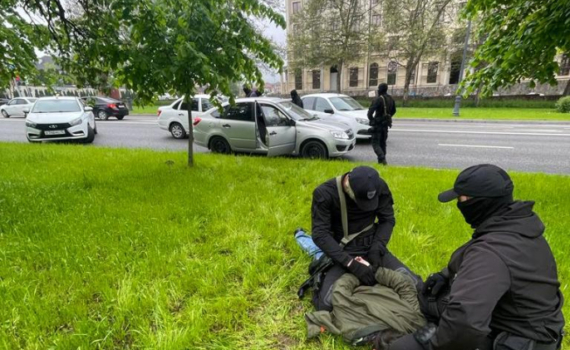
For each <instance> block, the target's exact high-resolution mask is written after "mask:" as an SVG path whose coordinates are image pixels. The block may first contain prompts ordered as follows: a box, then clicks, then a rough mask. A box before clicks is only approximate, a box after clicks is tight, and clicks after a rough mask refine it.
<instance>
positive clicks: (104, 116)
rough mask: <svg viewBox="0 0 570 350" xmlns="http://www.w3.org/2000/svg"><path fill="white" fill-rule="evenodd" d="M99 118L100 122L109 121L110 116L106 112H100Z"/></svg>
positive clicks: (98, 113)
mask: <svg viewBox="0 0 570 350" xmlns="http://www.w3.org/2000/svg"><path fill="white" fill-rule="evenodd" d="M97 118H99V120H107V119H109V115H108V114H107V112H105V111H99V112H97Z"/></svg>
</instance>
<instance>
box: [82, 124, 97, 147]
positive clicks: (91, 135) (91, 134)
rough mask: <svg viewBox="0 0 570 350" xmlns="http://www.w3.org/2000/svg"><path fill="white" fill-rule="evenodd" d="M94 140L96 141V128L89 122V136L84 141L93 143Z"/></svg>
mask: <svg viewBox="0 0 570 350" xmlns="http://www.w3.org/2000/svg"><path fill="white" fill-rule="evenodd" d="M93 141H95V130H93V128H92V127H91V125H89V124H87V138H86V139H85V140H84V141H83V143H93Z"/></svg>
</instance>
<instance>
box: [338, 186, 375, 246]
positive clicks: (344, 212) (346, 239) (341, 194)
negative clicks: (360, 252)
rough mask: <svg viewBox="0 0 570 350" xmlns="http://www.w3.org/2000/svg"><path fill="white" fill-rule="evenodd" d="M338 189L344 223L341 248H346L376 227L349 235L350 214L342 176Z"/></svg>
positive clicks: (341, 216) (372, 225)
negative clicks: (362, 234)
mask: <svg viewBox="0 0 570 350" xmlns="http://www.w3.org/2000/svg"><path fill="white" fill-rule="evenodd" d="M336 187H337V189H338V198H339V199H340V218H341V221H342V233H343V235H344V237H343V238H342V240H341V241H340V246H341V247H343V248H344V247H345V246H346V245H347V244H348V243H350V241H352V240H353V239H355V238H356V237H358V236H359V235H360V234H361V233H364V232H366V231H368V230H370V229H371V228H372V227H374V224H373V223H372V224H370V225H369V226H367V227H365V228H364V229H363V230H362V231H360V232H356V233H353V234H349V233H348V212H347V210H346V197H345V194H344V191H343V190H342V176H337V178H336Z"/></svg>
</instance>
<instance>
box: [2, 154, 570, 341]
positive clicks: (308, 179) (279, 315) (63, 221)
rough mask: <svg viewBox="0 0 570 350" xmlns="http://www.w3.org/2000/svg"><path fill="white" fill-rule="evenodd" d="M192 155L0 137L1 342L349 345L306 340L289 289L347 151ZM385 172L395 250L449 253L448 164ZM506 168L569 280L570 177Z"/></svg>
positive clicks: (434, 260)
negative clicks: (320, 194)
mask: <svg viewBox="0 0 570 350" xmlns="http://www.w3.org/2000/svg"><path fill="white" fill-rule="evenodd" d="M196 162H197V165H196V167H195V168H193V169H188V168H187V167H186V166H185V154H184V153H170V152H162V153H158V152H153V151H148V150H121V149H105V148H93V147H85V146H79V145H77V146H74V145H53V144H52V145H50V144H47V145H22V144H6V143H4V144H0V164H2V166H1V167H0V319H1V320H2V321H1V322H2V323H1V326H0V348H2V349H56V348H57V349H79V348H81V349H96V348H102V349H125V348H137V349H139V348H140V349H142V348H151V349H232V350H234V349H299V350H300V349H309V350H313V349H349V347H348V346H346V345H345V344H344V343H343V341H342V339H341V338H339V337H332V336H327V335H325V336H323V337H322V338H321V341H320V342H318V341H312V342H307V341H306V340H305V334H306V330H305V322H304V319H303V314H304V313H305V312H307V311H311V310H312V309H311V307H310V303H309V300H304V301H303V302H301V301H299V300H298V299H297V298H296V291H297V287H298V286H299V284H300V283H301V282H302V281H303V279H304V278H305V277H306V275H305V274H306V268H307V265H308V263H309V258H308V257H307V256H305V255H303V253H302V252H301V251H300V249H299V248H298V247H297V246H296V243H295V242H294V240H293V235H292V232H293V229H294V228H296V227H298V226H304V227H307V228H308V227H310V204H311V193H312V191H313V189H314V188H315V186H317V185H318V184H320V183H321V182H323V181H325V180H327V179H329V178H331V177H334V176H336V175H338V174H340V173H343V172H346V171H349V170H350V169H352V168H353V167H354V166H355V164H353V163H349V162H345V161H309V160H300V159H288V158H277V159H266V158H263V157H247V156H216V155H203V154H198V155H196ZM380 171H381V175H382V176H383V177H384V178H385V179H386V180H387V182H388V183H389V185H390V188H391V190H392V192H393V194H394V197H395V203H396V204H395V205H396V216H397V217H396V219H397V226H396V228H395V231H394V235H393V238H392V241H391V243H390V247H391V249H392V250H393V251H394V252H395V253H396V254H397V255H398V256H400V257H401V258H402V260H403V261H404V262H406V263H408V264H409V265H410V266H411V267H412V268H413V269H415V270H416V271H417V272H418V273H420V274H422V275H423V276H424V277H425V276H426V275H427V274H428V273H429V272H433V271H436V270H439V269H440V268H442V267H444V265H445V263H446V262H447V261H448V258H449V256H450V254H451V253H452V252H453V250H454V249H455V248H456V247H458V246H459V245H461V244H462V243H464V242H465V241H467V240H468V239H469V238H470V233H471V232H470V229H469V227H468V225H467V224H465V223H464V222H463V220H462V218H461V216H460V213H459V211H458V210H457V209H456V208H455V205H454V204H448V205H443V204H439V203H438V202H437V199H436V196H437V194H438V193H439V192H440V191H441V190H445V189H448V188H449V187H450V186H451V185H452V183H453V180H454V178H455V176H456V175H457V171H449V170H430V169H423V168H403V167H388V168H381V169H380ZM512 175H513V178H514V181H515V184H516V197H517V198H523V199H533V200H536V201H537V204H536V207H535V209H536V211H537V213H538V214H539V215H540V216H541V217H542V219H543V220H544V222H545V224H546V227H547V232H546V236H547V239H548V240H549V242H550V243H551V246H552V249H553V251H554V254H555V256H556V258H557V260H558V268H559V274H560V279H561V281H562V286H563V291H564V292H566V294H568V281H569V278H570V257H569V256H568V254H567V250H568V241H569V238H568V237H569V227H570V211H569V210H568V208H569V207H570V177H564V176H553V175H542V174H523V173H513V174H512ZM307 299H308V298H307ZM564 311H565V314H566V318H567V319H568V318H570V306H569V304H568V303H566V305H565V308H564ZM568 330H570V328H569V329H568ZM566 345H570V342H568V341H567V342H566Z"/></svg>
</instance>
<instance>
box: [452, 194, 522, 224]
mask: <svg viewBox="0 0 570 350" xmlns="http://www.w3.org/2000/svg"><path fill="white" fill-rule="evenodd" d="M512 203H513V196H512V195H507V196H504V197H497V198H487V197H475V198H471V199H469V200H467V201H465V202H459V201H458V202H457V208H458V209H459V211H461V214H463V217H464V218H465V221H466V222H467V223H468V224H469V225H471V227H472V228H474V229H476V228H477V227H479V225H481V224H482V223H483V222H484V221H485V220H487V219H489V218H490V217H493V216H497V215H501V214H502V213H503V212H504V211H505V210H506V209H507V208H508V206H509V205H510V204H512Z"/></svg>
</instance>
